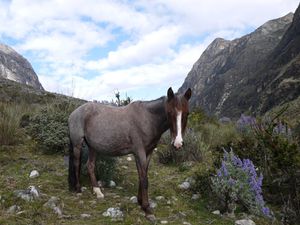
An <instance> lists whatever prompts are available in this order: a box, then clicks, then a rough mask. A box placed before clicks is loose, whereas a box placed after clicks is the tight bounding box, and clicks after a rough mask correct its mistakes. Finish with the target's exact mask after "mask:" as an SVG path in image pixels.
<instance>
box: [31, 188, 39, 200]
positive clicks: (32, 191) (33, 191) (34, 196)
mask: <svg viewBox="0 0 300 225" xmlns="http://www.w3.org/2000/svg"><path fill="white" fill-rule="evenodd" d="M29 190H30V194H31V195H32V196H33V198H39V197H40V194H39V191H38V189H36V187H35V186H29Z"/></svg>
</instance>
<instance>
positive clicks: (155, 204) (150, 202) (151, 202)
mask: <svg viewBox="0 0 300 225" xmlns="http://www.w3.org/2000/svg"><path fill="white" fill-rule="evenodd" d="M149 206H150V208H152V209H154V208H156V206H157V203H156V202H154V201H152V200H150V201H149Z"/></svg>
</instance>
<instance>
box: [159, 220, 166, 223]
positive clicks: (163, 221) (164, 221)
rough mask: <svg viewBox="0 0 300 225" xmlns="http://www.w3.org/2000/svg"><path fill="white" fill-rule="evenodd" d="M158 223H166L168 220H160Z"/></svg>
mask: <svg viewBox="0 0 300 225" xmlns="http://www.w3.org/2000/svg"><path fill="white" fill-rule="evenodd" d="M160 223H161V224H167V223H168V221H167V220H162V221H160Z"/></svg>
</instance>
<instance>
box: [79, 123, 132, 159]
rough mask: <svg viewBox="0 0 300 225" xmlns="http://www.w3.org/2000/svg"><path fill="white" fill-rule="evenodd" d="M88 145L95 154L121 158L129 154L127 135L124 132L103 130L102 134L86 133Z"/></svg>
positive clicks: (129, 143) (129, 144)
mask: <svg viewBox="0 0 300 225" xmlns="http://www.w3.org/2000/svg"><path fill="white" fill-rule="evenodd" d="M87 133H89V135H86V137H85V138H86V141H87V142H88V145H89V146H90V147H91V148H93V149H95V150H96V151H97V152H99V153H101V154H105V155H112V156H121V155H126V154H129V153H131V145H132V144H131V141H130V137H129V133H126V132H124V130H119V129H118V130H112V129H107V128H106V129H105V131H104V130H103V131H102V132H92V133H90V132H87Z"/></svg>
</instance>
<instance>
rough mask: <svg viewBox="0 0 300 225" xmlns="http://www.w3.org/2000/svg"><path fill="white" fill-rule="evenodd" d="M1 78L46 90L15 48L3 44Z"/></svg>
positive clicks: (0, 47)
mask: <svg viewBox="0 0 300 225" xmlns="http://www.w3.org/2000/svg"><path fill="white" fill-rule="evenodd" d="M0 77H2V78H5V79H9V80H13V81H16V82H19V83H22V84H26V85H29V86H32V87H34V88H36V89H39V90H44V88H43V86H42V85H41V83H40V82H39V79H38V76H37V74H36V73H35V71H34V70H33V68H32V66H31V64H30V63H29V61H28V60H27V59H26V58H24V57H23V56H22V55H20V54H19V53H18V52H16V51H15V50H14V49H13V48H11V47H9V46H8V45H5V44H1V43H0Z"/></svg>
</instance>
